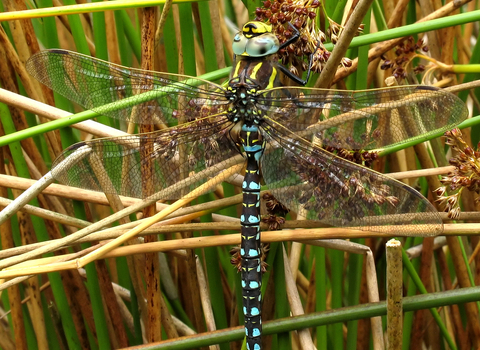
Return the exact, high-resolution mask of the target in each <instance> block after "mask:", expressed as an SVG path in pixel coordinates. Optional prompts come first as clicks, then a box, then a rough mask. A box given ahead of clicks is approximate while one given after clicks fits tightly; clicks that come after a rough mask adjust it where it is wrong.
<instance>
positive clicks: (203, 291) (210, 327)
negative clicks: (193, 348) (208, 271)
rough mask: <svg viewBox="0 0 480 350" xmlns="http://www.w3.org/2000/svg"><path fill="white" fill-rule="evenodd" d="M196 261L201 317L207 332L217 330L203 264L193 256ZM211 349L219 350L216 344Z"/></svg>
mask: <svg viewBox="0 0 480 350" xmlns="http://www.w3.org/2000/svg"><path fill="white" fill-rule="evenodd" d="M195 262H196V264H195V265H196V269H197V276H198V282H197V283H198V291H199V294H200V300H201V303H202V310H203V317H204V319H205V325H206V327H207V331H208V332H213V331H216V330H217V326H216V324H215V316H214V314H213V308H212V302H211V299H210V291H209V289H208V282H207V278H206V276H205V272H204V271H203V266H202V263H201V261H200V259H199V258H198V256H196V257H195ZM210 349H212V350H219V349H220V348H219V346H218V345H212V346H210Z"/></svg>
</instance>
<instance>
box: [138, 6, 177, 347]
mask: <svg viewBox="0 0 480 350" xmlns="http://www.w3.org/2000/svg"><path fill="white" fill-rule="evenodd" d="M140 13H141V15H142V18H141V43H142V47H141V50H142V51H141V56H142V57H141V68H142V69H143V70H154V69H153V68H154V51H155V42H154V39H155V24H156V9H155V8H154V7H146V8H143V9H142V10H141V12H140ZM144 84H148V82H147V81H145V82H144ZM147 86H148V85H147ZM149 88H153V86H150V87H149ZM147 106H148V103H146V104H144V105H140V106H138V111H139V113H142V112H143V109H146V108H148V107H147ZM136 110H137V109H134V111H136ZM131 126H132V123H130V125H129V131H130V130H132V128H131ZM152 131H154V127H153V125H140V132H141V133H146V132H152ZM140 142H141V143H142V141H140ZM142 146H143V147H142V149H141V151H140V156H141V157H142V159H145V160H146V161H144V162H142V167H141V173H142V192H143V193H146V194H147V195H148V196H150V195H152V194H153V192H154V191H153V188H154V184H153V176H152V174H153V172H154V169H153V166H154V165H153V160H152V158H151V157H149V156H148V155H149V154H151V153H152V152H153V145H151V144H150V145H149V144H143V145H142ZM143 215H144V216H145V217H150V216H152V217H153V216H154V215H155V205H154V203H152V204H151V205H149V206H147V207H145V208H144V209H143ZM133 237H134V235H132V236H131V238H133ZM156 241H157V237H156V236H155V235H152V236H148V237H145V242H147V243H153V242H156ZM138 268H139V269H140V270H141V271H142V272H143V274H144V275H145V283H146V287H147V288H146V289H147V291H146V299H147V300H148V302H147V323H146V325H145V335H146V339H147V341H148V342H149V343H151V342H155V341H160V340H161V339H162V332H161V323H162V322H161V321H162V315H161V311H162V308H161V299H162V298H163V296H162V292H161V288H160V266H159V261H158V257H157V254H155V253H151V254H146V255H145V265H144V266H143V268H142V267H141V266H138ZM142 272H140V273H142ZM165 331H166V332H167V336H168V337H169V338H176V337H178V334H177V332H176V331H175V329H174V328H171V327H166V328H165Z"/></svg>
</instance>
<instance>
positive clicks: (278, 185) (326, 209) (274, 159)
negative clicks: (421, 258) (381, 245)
mask: <svg viewBox="0 0 480 350" xmlns="http://www.w3.org/2000/svg"><path fill="white" fill-rule="evenodd" d="M264 134H265V137H266V138H267V139H268V144H269V147H268V148H267V150H266V152H265V154H264V156H263V158H262V163H261V164H262V175H263V178H264V180H265V183H266V184H267V186H268V187H269V189H270V190H271V192H272V193H273V195H274V196H275V197H276V198H277V199H278V200H279V201H280V202H282V203H283V204H284V205H285V206H287V207H288V208H289V209H291V210H293V211H295V212H297V213H301V214H303V216H305V217H306V218H307V219H310V220H320V221H322V222H324V223H326V224H329V225H332V226H337V227H351V228H357V229H365V230H368V231H376V232H390V233H392V232H395V233H396V234H398V235H425V236H428V235H437V234H439V233H440V232H441V231H442V229H443V225H442V220H441V218H440V215H439V214H438V212H437V210H436V209H435V208H434V207H433V206H432V205H431V204H430V202H428V201H427V200H426V199H425V198H424V197H423V196H422V195H420V194H419V193H418V192H417V191H415V190H413V189H411V188H410V187H409V186H407V185H405V184H403V183H401V182H399V181H396V180H394V179H391V178H389V177H387V176H385V175H382V174H380V173H377V172H374V171H372V170H370V169H367V168H364V167H362V166H360V165H357V164H355V163H352V162H349V161H347V160H345V159H342V158H339V157H337V156H335V155H333V154H332V153H329V152H327V151H325V150H324V149H322V148H320V147H318V146H315V145H313V144H312V143H309V142H307V141H305V140H304V139H303V138H300V137H298V136H296V135H295V134H293V133H288V131H287V130H285V129H279V128H275V129H274V128H267V129H266V130H265V129H264ZM407 223H408V224H409V225H406V224H407ZM392 225H393V226H395V227H394V228H393V229H392Z"/></svg>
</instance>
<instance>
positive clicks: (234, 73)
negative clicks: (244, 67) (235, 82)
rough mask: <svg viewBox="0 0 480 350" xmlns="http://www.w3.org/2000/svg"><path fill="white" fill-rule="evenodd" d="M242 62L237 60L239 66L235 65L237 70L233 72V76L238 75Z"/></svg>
mask: <svg viewBox="0 0 480 350" xmlns="http://www.w3.org/2000/svg"><path fill="white" fill-rule="evenodd" d="M241 63H242V61H241V60H239V61H238V62H237V66H236V67H235V72H233V76H232V77H233V78H235V77H238V71H239V70H240V64H241Z"/></svg>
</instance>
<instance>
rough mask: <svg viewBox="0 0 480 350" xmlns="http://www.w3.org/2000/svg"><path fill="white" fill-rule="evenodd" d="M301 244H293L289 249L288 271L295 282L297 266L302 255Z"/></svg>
mask: <svg viewBox="0 0 480 350" xmlns="http://www.w3.org/2000/svg"><path fill="white" fill-rule="evenodd" d="M302 247H303V244H301V243H298V242H293V243H292V245H291V247H290V256H289V263H290V271H291V273H292V276H293V279H294V280H297V272H298V265H299V264H300V258H301V254H302Z"/></svg>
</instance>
